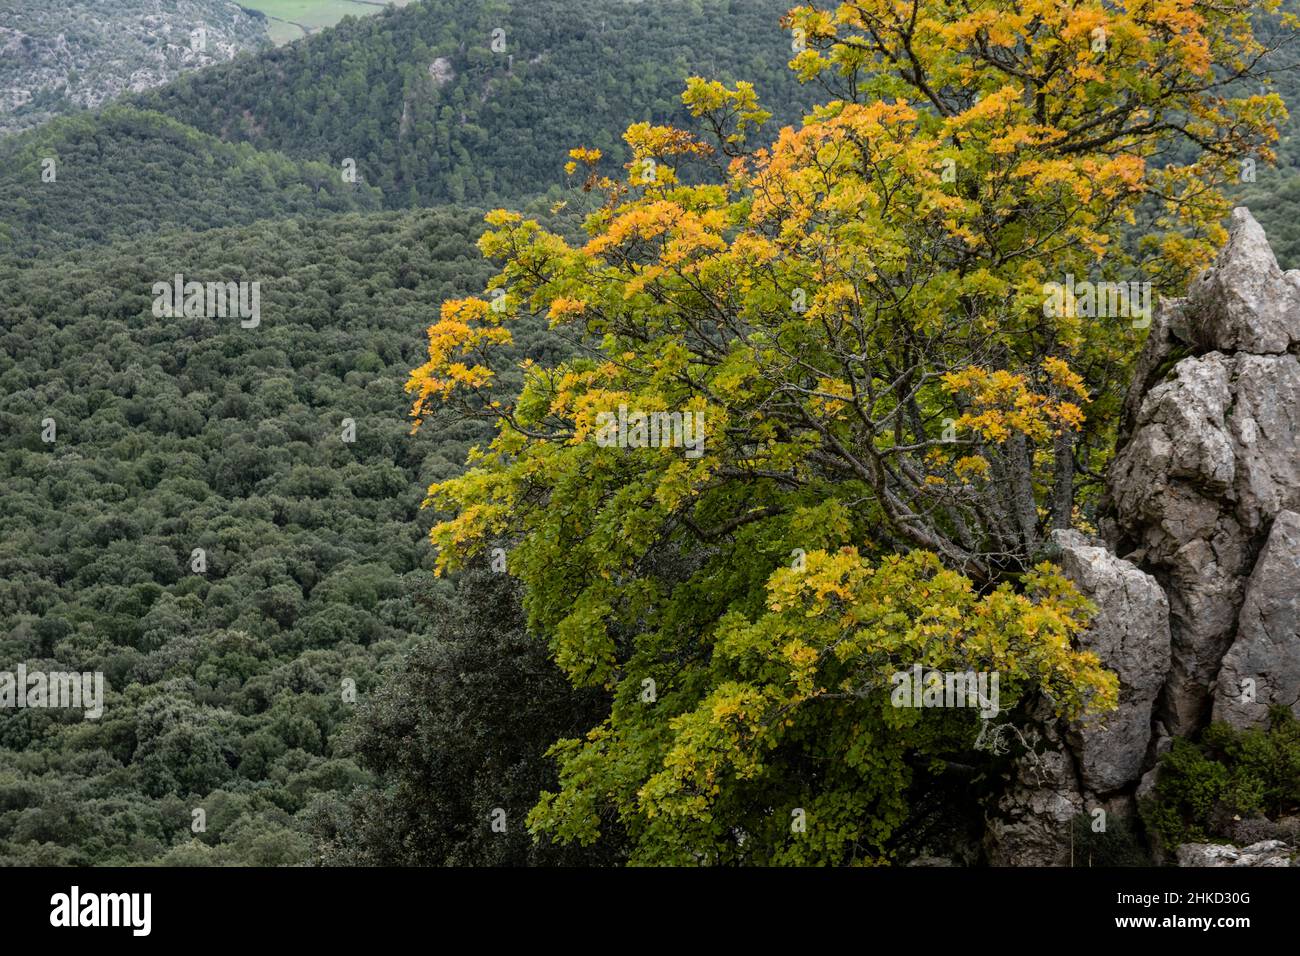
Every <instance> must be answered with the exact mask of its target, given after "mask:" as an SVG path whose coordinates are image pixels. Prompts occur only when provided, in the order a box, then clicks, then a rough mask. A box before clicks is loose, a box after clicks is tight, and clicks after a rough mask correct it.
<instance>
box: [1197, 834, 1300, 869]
mask: <svg viewBox="0 0 1300 956" xmlns="http://www.w3.org/2000/svg"><path fill="white" fill-rule="evenodd" d="M1293 854H1294V851H1293V850H1291V849H1290V847H1288V846H1287V845H1286V844H1285V843H1283V842H1282V841H1281V840H1263V841H1261V842H1259V843H1255V844H1252V845H1251V846H1247V847H1236V846H1231V845H1229V844H1224V843H1184V844H1183V845H1182V846H1180V847H1179V848H1178V849H1177V850H1176V851H1175V855H1176V856H1177V859H1178V865H1179V866H1293V865H1294V864H1293V863H1292V862H1291V858H1292V856H1293Z"/></svg>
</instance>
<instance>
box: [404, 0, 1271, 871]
mask: <svg viewBox="0 0 1300 956" xmlns="http://www.w3.org/2000/svg"><path fill="white" fill-rule="evenodd" d="M1251 6H1252V5H1251V4H1248V3H1247V2H1245V0H1230V2H1229V3H1226V4H1215V5H1211V4H1206V3H1202V2H1198V0H1176V2H1172V3H1152V2H1145V0H1140V2H1130V3H1122V4H1113V3H1102V2H1097V0H1077V2H1072V3H1067V4H1061V3H1057V2H1047V0H1032V2H1029V3H1023V2H1020V3H1011V2H1004V0H996V2H991V3H987V4H983V5H981V6H979V7H978V8H975V9H972V8H970V7H969V6H968V5H965V4H956V3H947V2H938V0H902V2H898V0H866V2H858V3H847V4H843V5H841V6H839V7H838V8H837V9H836V10H835V11H834V12H833V13H831V12H825V11H820V10H817V9H814V8H812V7H804V8H798V9H796V10H794V11H791V13H790V15H789V16H788V18H787V20H786V24H787V26H789V27H790V28H791V29H792V31H793V32H794V36H795V41H796V47H798V46H800V45H803V46H804V47H805V48H804V49H802V50H801V51H800V52H798V53H797V55H796V56H795V58H794V59H793V60H792V67H793V68H794V69H795V70H796V71H797V72H798V73H799V75H800V77H801V78H802V79H804V80H807V81H818V82H821V83H822V84H824V85H825V87H826V88H827V89H829V90H830V91H831V94H832V97H833V98H832V99H830V100H829V101H828V102H827V103H825V104H824V105H822V106H820V107H818V108H817V109H816V110H815V111H814V112H813V113H812V114H811V115H809V116H808V117H807V118H806V119H805V121H804V122H803V124H802V125H801V126H799V127H798V128H786V129H783V130H782V131H781V133H780V135H779V137H778V139H777V140H776V142H775V144H774V145H772V146H771V147H770V148H760V149H752V148H750V146H749V145H748V141H749V140H750V139H752V138H753V134H754V132H755V130H756V129H758V128H759V127H760V126H761V125H762V123H763V121H764V120H765V119H766V118H767V115H766V114H765V113H764V111H763V110H762V109H761V108H760V107H759V104H758V102H757V97H756V96H755V94H754V91H753V89H752V87H750V86H748V85H746V84H744V83H740V84H737V85H736V86H735V87H734V88H727V87H725V86H723V85H722V84H720V83H715V82H706V81H704V80H700V79H693V80H691V81H690V83H689V84H688V87H687V90H686V93H685V94H684V97H683V99H684V101H685V102H686V104H687V105H688V106H689V108H690V110H691V112H692V114H693V115H694V116H696V117H697V118H698V119H699V121H700V123H701V125H702V127H703V128H704V130H705V131H706V132H707V134H709V138H708V139H705V138H702V137H701V136H697V135H695V134H692V133H689V132H686V131H682V130H677V129H672V128H666V127H656V126H651V125H649V124H646V123H640V124H637V125H634V126H632V127H630V128H629V129H628V131H627V133H626V136H625V139H626V141H627V144H628V147H629V149H630V152H631V155H632V160H631V162H630V163H629V164H628V165H627V175H626V176H624V177H621V178H619V179H614V178H611V177H609V176H606V175H603V174H602V173H601V172H600V170H599V164H600V160H601V156H600V153H599V151H597V150H591V149H581V148H580V149H575V150H573V152H572V154H571V157H572V160H573V161H572V162H571V163H570V164H569V167H568V168H569V171H570V173H576V172H577V171H578V170H579V169H580V168H585V169H586V181H585V187H586V188H587V189H588V190H590V191H592V192H594V193H596V194H597V195H598V196H601V197H603V204H602V205H601V206H600V208H599V209H597V210H596V211H595V212H594V213H592V214H591V215H590V216H589V217H588V219H587V223H586V228H587V231H588V234H589V236H590V238H589V240H588V241H587V242H586V243H585V244H584V245H580V246H575V245H571V244H570V243H569V242H568V241H566V239H565V238H563V237H561V236H558V235H555V234H553V233H550V232H548V231H546V230H545V229H543V228H542V227H540V226H539V225H538V224H537V223H536V222H533V221H530V220H525V219H524V218H523V217H522V216H519V215H517V214H513V213H507V212H504V211H497V212H495V213H492V214H491V215H489V217H488V223H489V225H490V226H491V227H492V228H491V229H490V231H489V232H488V233H487V234H485V235H484V237H483V238H482V239H481V240H480V248H481V250H482V251H483V253H484V254H485V255H486V256H488V257H491V258H493V259H496V260H499V261H500V262H502V263H503V268H502V270H501V272H500V274H499V275H498V276H497V277H496V279H494V280H493V281H492V282H491V283H490V284H489V292H490V296H489V297H488V298H469V299H458V300H451V301H448V302H445V303H444V305H443V308H442V314H441V317H440V319H439V321H438V322H436V323H435V324H434V325H433V326H431V327H430V329H429V360H428V362H427V363H426V364H425V365H423V366H422V367H421V368H419V369H417V370H415V372H414V373H413V374H412V377H411V380H410V382H409V384H408V389H409V390H410V391H412V392H413V393H414V394H415V395H416V401H415V406H414V409H413V415H414V417H415V419H416V424H417V427H418V425H419V423H420V422H421V421H423V420H424V419H425V418H426V417H428V416H430V415H433V414H435V411H436V410H437V409H438V408H439V407H441V406H446V407H447V408H449V409H451V411H452V413H453V414H456V415H460V416H467V417H483V418H488V419H490V420H493V421H495V422H496V424H497V436H496V438H495V440H494V441H493V442H492V444H491V446H490V447H488V448H487V449H481V450H476V451H475V452H474V453H473V454H472V456H471V465H472V467H471V469H470V470H469V471H468V472H467V473H466V474H465V475H463V476H462V477H458V478H454V479H451V480H448V481H444V482H440V483H438V484H436V485H434V486H433V487H432V488H431V489H430V495H429V501H428V503H429V504H430V505H434V506H437V507H439V508H442V509H444V510H445V511H446V512H447V513H448V514H449V516H448V517H446V518H445V520H442V521H440V522H439V523H438V524H437V525H435V526H434V528H433V529H432V532H431V536H432V540H433V542H434V543H435V544H436V545H437V546H438V548H439V557H438V567H439V569H440V570H444V571H445V570H454V569H455V568H456V567H458V566H459V565H460V564H461V563H462V562H463V560H464V559H465V557H466V556H467V555H469V554H472V553H474V552H475V551H476V550H479V549H481V548H482V547H483V546H484V543H485V542H487V541H490V540H497V539H500V538H507V539H510V540H511V541H512V542H513V547H512V550H511V563H510V569H511V572H512V573H513V574H515V575H517V576H519V577H520V578H522V579H523V581H524V582H525V584H526V587H527V593H526V599H525V604H526V607H527V610H528V614H529V623H530V626H531V627H533V628H534V629H536V630H537V631H538V632H539V633H540V634H542V635H544V636H545V638H546V639H547V640H548V641H549V646H550V648H551V652H552V654H553V656H554V659H555V661H556V662H557V663H558V664H559V665H560V667H561V668H563V669H564V671H565V672H566V673H567V674H568V676H569V678H570V680H571V681H573V682H574V684H575V685H578V686H600V687H605V688H607V689H608V690H609V691H610V692H611V693H612V695H613V705H612V707H611V709H610V712H609V714H608V716H607V717H606V719H605V720H604V721H602V722H601V723H600V724H598V725H597V726H596V727H594V728H592V729H591V730H590V731H589V732H588V733H587V734H586V735H585V736H584V737H581V738H573V739H567V740H563V741H560V742H559V743H557V744H556V746H555V747H554V749H553V753H554V755H555V756H556V757H557V758H558V759H559V761H560V788H559V790H558V791H557V792H548V793H545V794H543V796H542V799H541V801H540V802H539V804H538V806H537V807H536V808H535V810H534V811H533V814H532V816H531V817H530V821H531V825H532V827H533V828H534V831H535V832H537V833H547V834H551V835H554V836H555V837H557V838H559V839H561V840H564V841H577V842H579V843H583V844H587V843H591V842H594V841H596V840H598V839H600V838H601V837H602V835H603V834H604V833H605V832H606V831H607V830H608V827H609V821H611V820H615V821H617V824H618V826H619V827H621V828H622V829H624V830H626V832H627V834H628V837H629V839H630V841H631V844H632V849H631V859H632V860H633V861H638V862H731V861H745V862H844V861H849V860H853V861H859V862H870V861H877V860H885V859H888V858H889V856H890V853H891V841H892V840H894V838H895V837H896V836H897V834H898V833H899V832H900V831H901V829H902V828H903V827H904V825H905V822H906V818H907V815H908V802H907V799H906V790H907V788H908V785H909V782H910V781H911V780H912V779H913V777H914V774H915V772H916V770H917V768H918V767H933V766H935V765H936V764H935V761H939V765H942V763H943V761H944V760H946V759H947V758H950V757H953V756H954V755H961V756H962V761H961V762H968V756H969V753H970V751H971V750H972V741H973V739H974V737H975V730H974V723H975V718H974V717H973V715H971V712H970V711H942V712H941V715H940V716H934V714H933V713H932V712H930V711H928V710H911V709H906V708H898V707H894V706H891V700H890V692H889V691H890V686H891V683H892V682H893V681H894V679H895V678H894V675H896V674H897V673H899V672H901V671H905V670H906V669H907V668H909V667H911V666H913V665H915V664H920V665H922V666H923V667H925V668H937V669H939V670H942V671H968V670H973V671H977V672H983V671H992V672H997V673H998V674H1000V676H1001V680H1002V685H1001V687H1002V707H1001V710H1002V711H1003V712H1006V711H1008V710H1012V709H1013V708H1014V707H1015V706H1016V705H1017V703H1019V702H1022V701H1026V700H1028V698H1029V697H1030V696H1031V695H1033V694H1036V693H1039V692H1041V693H1044V694H1046V695H1047V696H1048V697H1049V699H1051V700H1052V701H1053V702H1054V704H1055V705H1056V710H1057V713H1058V714H1062V715H1067V716H1070V715H1078V714H1080V713H1082V712H1084V711H1086V710H1101V709H1105V708H1107V707H1109V706H1112V705H1113V703H1114V700H1115V694H1116V685H1115V681H1114V677H1113V675H1109V674H1107V673H1106V672H1105V671H1104V670H1103V669H1102V668H1101V667H1100V666H1099V664H1098V662H1097V660H1096V658H1095V657H1093V656H1092V655H1090V654H1086V653H1079V652H1077V651H1075V650H1074V649H1073V647H1072V638H1073V637H1074V636H1075V635H1077V634H1078V633H1079V631H1080V630H1081V629H1082V628H1083V627H1084V626H1086V622H1087V615H1088V608H1087V606H1086V603H1085V602H1083V601H1082V600H1081V599H1080V598H1079V596H1078V595H1077V593H1075V591H1074V589H1073V588H1072V586H1071V585H1070V584H1069V583H1068V582H1066V581H1065V580H1063V579H1062V578H1061V576H1060V575H1059V574H1058V573H1057V571H1056V570H1055V569H1054V568H1053V567H1052V566H1051V565H1050V564H1047V563H1045V562H1043V560H1042V558H1043V556H1044V548H1043V545H1044V541H1045V538H1046V533H1047V532H1048V531H1049V530H1051V529H1052V528H1060V527H1066V526H1069V525H1070V524H1071V523H1074V522H1077V521H1080V520H1082V519H1081V518H1080V516H1079V514H1078V512H1077V511H1076V504H1077V501H1078V500H1079V497H1078V496H1080V495H1082V500H1083V502H1084V503H1085V504H1086V502H1087V494H1088V490H1089V482H1090V481H1091V480H1092V476H1095V475H1096V474H1097V473H1098V472H1099V471H1100V468H1101V466H1102V465H1103V463H1104V460H1105V456H1106V454H1107V450H1108V443H1109V441H1110V436H1111V434H1112V432H1113V427H1114V415H1113V410H1114V408H1115V404H1116V400H1117V397H1118V396H1117V394H1116V392H1117V388H1116V384H1117V383H1118V382H1120V381H1122V380H1123V379H1124V375H1125V371H1126V368H1127V366H1128V364H1129V361H1130V357H1131V356H1132V355H1133V353H1134V352H1135V350H1136V346H1137V344H1138V342H1139V340H1140V336H1141V334H1142V332H1141V329H1140V328H1135V326H1141V325H1142V322H1141V321H1133V320H1134V319H1135V318H1137V317H1135V316H1131V315H1128V314H1125V315H1124V316H1123V317H1119V318H1109V319H1104V320H1103V319H1099V318H1098V317H1097V316H1096V315H1094V314H1093V313H1091V312H1090V311H1089V310H1088V309H1086V308H1074V307H1071V306H1070V305H1067V307H1065V308H1059V309H1053V308H1048V307H1046V300H1047V299H1048V296H1047V290H1048V288H1049V287H1050V286H1049V283H1050V282H1052V281H1058V282H1065V281H1068V280H1067V277H1068V276H1072V275H1073V276H1080V277H1084V276H1086V277H1087V278H1088V279H1090V280H1093V281H1100V280H1110V279H1112V278H1116V277H1121V276H1123V275H1125V273H1127V271H1128V270H1133V269H1140V270H1141V272H1140V275H1142V276H1143V277H1144V278H1145V279H1147V280H1148V281H1155V282H1159V283H1162V286H1161V288H1162V289H1163V288H1167V289H1168V290H1169V291H1171V292H1172V291H1175V288H1174V286H1175V285H1176V284H1177V283H1178V282H1181V281H1182V278H1183V277H1184V276H1186V275H1187V273H1188V272H1189V270H1191V269H1194V268H1195V267H1196V266H1197V265H1199V264H1201V263H1204V262H1206V261H1207V260H1208V257H1209V255H1210V253H1211V251H1212V249H1213V247H1214V245H1215V243H1216V241H1217V240H1218V239H1219V238H1220V236H1221V235H1222V231H1221V229H1220V227H1219V226H1218V221H1219V219H1220V218H1221V217H1222V215H1223V214H1224V212H1225V211H1226V203H1225V200H1224V199H1223V196H1222V191H1221V188H1220V187H1221V186H1222V184H1223V183H1224V182H1225V181H1226V180H1227V179H1228V178H1229V177H1230V176H1232V175H1233V172H1234V164H1235V163H1236V161H1237V160H1239V159H1240V158H1241V157H1242V156H1245V155H1247V154H1248V153H1250V152H1255V153H1257V154H1267V149H1268V143H1269V142H1270V141H1271V139H1273V138H1275V136H1276V130H1275V128H1274V126H1273V125H1272V124H1273V121H1274V120H1275V119H1277V118H1278V117H1279V116H1281V115H1282V108H1281V104H1280V101H1279V100H1278V99H1277V98H1276V97H1270V96H1258V95H1247V96H1243V97H1234V96H1231V95H1229V94H1228V92H1227V91H1228V89H1229V84H1230V83H1233V82H1240V81H1241V80H1242V79H1243V78H1249V77H1250V76H1251V75H1252V70H1253V69H1254V64H1255V62H1256V61H1257V59H1258V57H1259V56H1260V55H1261V54H1262V53H1263V51H1264V48H1263V46H1262V44H1260V43H1259V42H1258V41H1256V40H1255V39H1254V38H1253V36H1252V33H1251V27H1250V15H1251ZM1178 144H1184V149H1185V150H1186V148H1187V147H1186V144H1190V153H1191V158H1190V160H1188V161H1187V162H1182V163H1178V162H1173V161H1171V160H1169V159H1168V154H1169V151H1170V149H1171V148H1172V147H1173V146H1175V145H1178ZM724 163H725V165H724ZM1150 209H1154V210H1155V212H1154V215H1155V221H1156V224H1157V226H1158V227H1159V229H1158V231H1157V232H1158V234H1155V235H1153V236H1152V237H1151V239H1150V241H1147V242H1144V243H1142V244H1141V245H1140V246H1139V247H1138V248H1137V249H1136V250H1135V251H1134V252H1132V253H1128V252H1125V251H1124V250H1123V249H1122V247H1121V241H1120V240H1121V239H1122V238H1123V233H1124V228H1125V226H1126V225H1127V224H1129V223H1131V222H1133V221H1134V219H1135V216H1136V215H1137V213H1138V212H1139V211H1140V210H1142V211H1145V210H1150ZM1135 304H1136V303H1135ZM539 312H544V313H547V314H549V317H550V319H551V321H552V323H553V325H555V326H557V327H559V328H561V329H563V330H567V331H569V332H570V333H571V334H572V335H573V337H574V339H575V341H576V342H577V343H578V344H579V345H580V347H581V349H582V354H580V355H579V357H577V358H575V359H573V360H572V361H568V362H564V363H561V364H558V365H554V366H551V367H541V366H535V365H527V366H526V367H525V385H524V388H523V391H522V393H521V394H520V395H519V397H518V399H517V400H515V401H511V400H509V399H508V398H506V397H504V396H503V395H500V394H497V391H499V390H494V388H493V386H494V384H495V383H496V382H497V380H498V377H499V374H500V372H501V371H502V369H501V365H500V360H499V359H498V358H496V355H497V353H498V352H499V351H500V350H502V349H504V348H505V347H507V346H508V345H509V344H510V343H511V341H512V331H511V329H512V326H513V325H514V323H516V322H517V320H518V317H519V316H521V315H524V314H532V313H539ZM1085 408H1086V409H1087V410H1088V412H1089V414H1086V415H1085ZM660 413H663V414H676V415H677V416H678V417H677V418H676V419H670V418H664V419H659V420H657V421H656V424H658V425H659V426H660V428H659V430H658V434H656V433H655V432H651V431H650V430H649V426H648V419H646V418H640V419H638V418H637V416H638V415H639V414H644V415H656V414H660ZM692 426H693V427H694V432H693V433H692V430H691V429H692ZM664 429H667V432H665V431H664ZM665 434H667V436H668V437H667V439H666V440H665V438H664V435H665ZM672 445H677V446H682V445H685V446H686V447H685V448H684V449H683V448H682V447H668V446H672ZM792 817H793V819H794V820H795V821H797V822H801V823H802V827H800V826H796V825H795V824H793V823H792V822H791V821H792Z"/></svg>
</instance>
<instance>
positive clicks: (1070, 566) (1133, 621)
mask: <svg viewBox="0 0 1300 956" xmlns="http://www.w3.org/2000/svg"><path fill="white" fill-rule="evenodd" d="M1053 537H1054V544H1055V545H1056V546H1057V547H1058V548H1059V549H1060V556H1059V558H1058V559H1057V560H1058V562H1059V564H1060V565H1061V568H1062V570H1064V571H1065V574H1066V576H1067V577H1068V578H1070V580H1072V581H1073V582H1074V583H1075V585H1076V586H1077V587H1078V588H1079V590H1080V592H1082V593H1083V594H1084V596H1085V597H1087V598H1088V599H1089V600H1091V601H1092V602H1093V603H1094V604H1095V605H1096V606H1097V613H1096V614H1095V615H1094V617H1093V619H1092V622H1091V624H1090V626H1089V628H1088V630H1087V632H1086V633H1085V634H1084V635H1083V638H1082V640H1081V641H1080V644H1081V646H1082V648H1083V649H1084V650H1089V651H1092V652H1094V653H1095V654H1096V655H1097V656H1098V657H1099V658H1100V659H1101V661H1102V662H1103V663H1104V664H1105V665H1106V667H1107V668H1108V669H1110V670H1112V671H1114V672H1115V674H1116V675H1117V676H1118V677H1119V684H1120V692H1119V708H1118V709H1117V710H1116V711H1113V712H1111V713H1109V714H1106V715H1104V716H1103V717H1100V718H1096V719H1089V720H1087V721H1086V722H1084V723H1080V724H1075V725H1073V726H1071V727H1070V729H1069V732H1068V737H1069V741H1070V749H1071V750H1072V751H1073V752H1074V755H1075V757H1076V759H1077V762H1078V767H1079V779H1080V782H1081V783H1082V784H1083V786H1084V788H1085V789H1086V790H1088V791H1090V792H1092V793H1095V794H1104V793H1110V792H1112V791H1115V790H1119V789H1121V788H1123V787H1126V786H1128V785H1129V784H1130V783H1132V782H1133V781H1134V780H1136V779H1138V777H1140V776H1141V774H1142V764H1143V761H1144V760H1145V759H1146V755H1147V749H1148V747H1149V745H1150V743H1151V714H1152V710H1153V708H1154V706H1155V702H1156V697H1157V696H1158V695H1159V693H1160V688H1161V687H1162V686H1164V682H1165V675H1166V674H1167V673H1168V672H1169V660H1170V640H1169V602H1168V601H1167V600H1166V599H1165V594H1164V591H1163V590H1161V588H1160V585H1159V584H1157V583H1156V580H1155V578H1153V577H1151V575H1149V574H1146V573H1145V572H1143V571H1141V570H1139V569H1138V568H1137V566H1136V565H1134V564H1132V563H1131V562H1129V561H1125V560H1123V559H1121V558H1117V557H1115V555H1114V554H1112V553H1111V552H1110V551H1109V550H1108V549H1107V548H1105V547H1103V546H1099V545H1098V544H1094V543H1090V542H1089V540H1088V539H1087V538H1085V537H1084V536H1083V535H1081V534H1079V533H1078V532H1077V531H1058V532H1056V533H1055V535H1054V536H1053Z"/></svg>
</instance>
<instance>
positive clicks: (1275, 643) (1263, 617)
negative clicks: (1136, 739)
mask: <svg viewBox="0 0 1300 956" xmlns="http://www.w3.org/2000/svg"><path fill="white" fill-rule="evenodd" d="M1274 704H1282V705H1284V706H1287V707H1290V708H1291V710H1292V712H1293V713H1296V714H1297V715H1300V515H1298V514H1296V513H1295V512H1294V511H1282V512H1280V513H1279V514H1278V516H1277V518H1276V519H1275V520H1274V521H1273V528H1272V530H1271V531H1270V532H1269V535H1268V540H1267V542H1266V543H1265V545H1264V550H1263V551H1262V552H1261V553H1260V556H1259V560H1258V561H1257V562H1256V564H1255V569H1254V571H1253V572H1251V575H1250V580H1249V582H1248V584H1247V585H1246V597H1245V600H1244V602H1243V604H1242V608H1241V614H1240V616H1239V618H1238V627H1237V637H1236V640H1235V641H1233V643H1232V647H1231V648H1230V649H1229V650H1228V653H1227V655H1226V656H1225V657H1224V659H1223V666H1222V668H1221V669H1220V671H1219V678H1218V682H1217V683H1216V685H1215V690H1214V719H1215V720H1223V721H1226V722H1228V723H1229V724H1232V725H1233V726H1234V727H1237V728H1238V729H1242V728H1245V727H1257V726H1261V725H1263V724H1264V723H1265V722H1266V721H1267V718H1268V708H1269V707H1270V706H1271V705H1274Z"/></svg>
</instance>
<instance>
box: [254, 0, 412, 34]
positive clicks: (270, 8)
mask: <svg viewBox="0 0 1300 956" xmlns="http://www.w3.org/2000/svg"><path fill="white" fill-rule="evenodd" d="M390 2H392V3H393V5H394V6H398V7H403V6H406V4H408V3H410V2H411V0H390ZM240 6H243V7H247V8H248V9H250V10H260V11H261V12H262V13H265V14H266V15H267V16H268V17H270V18H271V22H270V24H269V25H268V28H267V32H268V33H269V34H270V35H271V40H272V41H273V42H275V43H276V44H281V43H290V42H292V41H293V40H299V39H301V38H302V37H304V36H306V35H307V34H308V33H315V32H316V31H318V30H322V29H324V28H325V27H331V26H333V25H334V24H336V23H338V22H339V21H340V20H342V19H343V18H344V17H346V16H347V15H348V14H352V15H353V16H358V17H364V16H369V15H370V14H372V13H378V12H379V11H380V10H382V9H383V8H384V7H383V4H382V3H379V2H377V0H376V2H365V0H242V2H241V3H240Z"/></svg>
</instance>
